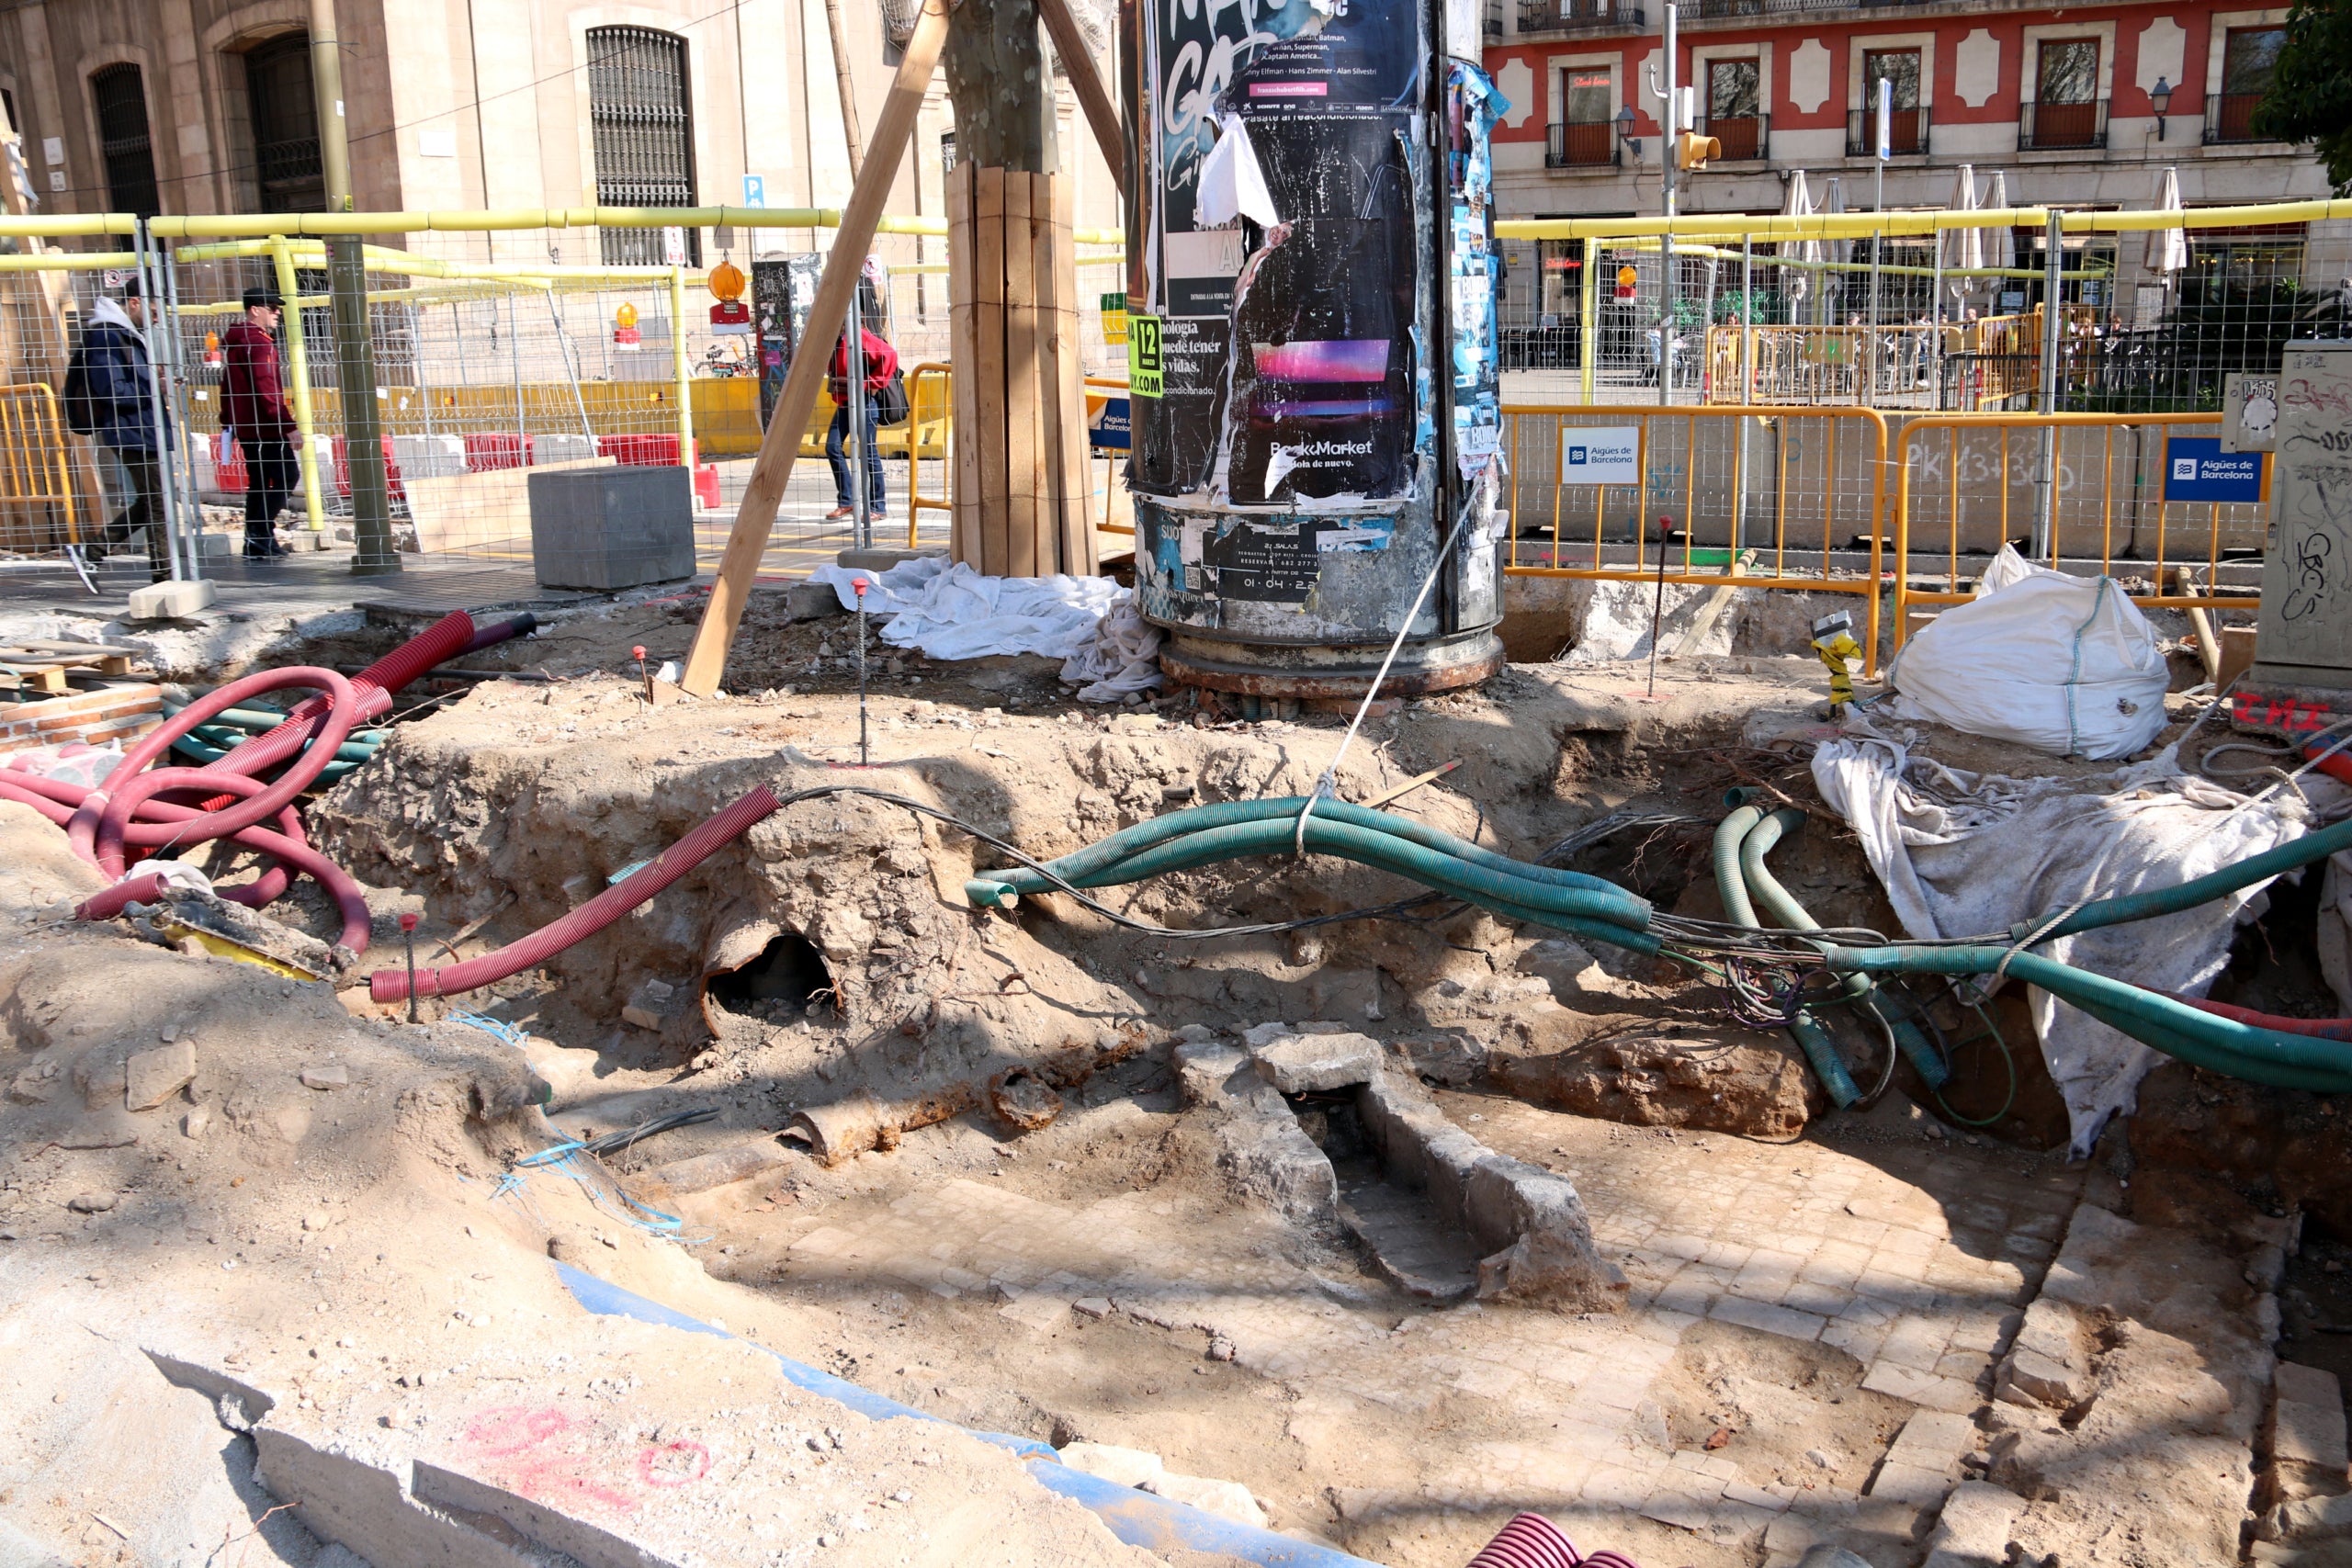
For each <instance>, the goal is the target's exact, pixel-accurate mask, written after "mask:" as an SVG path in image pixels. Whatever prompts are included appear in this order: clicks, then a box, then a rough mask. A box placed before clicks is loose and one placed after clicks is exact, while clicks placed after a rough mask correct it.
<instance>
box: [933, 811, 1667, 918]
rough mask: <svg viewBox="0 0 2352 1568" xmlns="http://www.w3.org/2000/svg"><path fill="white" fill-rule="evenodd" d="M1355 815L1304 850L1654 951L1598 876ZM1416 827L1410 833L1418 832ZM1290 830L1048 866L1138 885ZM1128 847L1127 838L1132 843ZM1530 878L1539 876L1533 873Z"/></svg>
mask: <svg viewBox="0 0 2352 1568" xmlns="http://www.w3.org/2000/svg"><path fill="white" fill-rule="evenodd" d="M1249 804H1250V805H1268V804H1276V805H1278V804H1281V803H1273V802H1251V803H1249ZM1292 804H1293V805H1294V806H1295V803H1292ZM1326 804H1334V803H1326ZM1205 809H1207V810H1210V811H1216V810H1218V809H1220V808H1218V807H1207V808H1205ZM1355 809H1356V812H1357V813H1359V814H1360V815H1361V816H1362V817H1364V818H1373V819H1374V823H1376V824H1377V825H1376V826H1373V825H1359V822H1358V821H1357V820H1352V819H1349V818H1343V817H1342V816H1341V814H1340V813H1339V812H1337V811H1334V812H1331V813H1329V815H1328V816H1327V815H1325V814H1324V813H1323V812H1322V811H1321V810H1320V809H1319V808H1318V811H1317V815H1316V816H1314V817H1311V818H1308V819H1307V822H1306V845H1307V847H1308V848H1309V849H1311V850H1314V851H1317V852H1320V853H1325V854H1333V855H1339V856H1342V857H1344V858H1346V859H1349V860H1353V861H1358V862H1361V863H1363V864H1366V865H1372V866H1376V867H1378V868H1379V869H1381V870H1384V871H1391V872H1395V873H1396V874H1398V875H1400V876H1407V877H1410V878H1411V879H1412V880H1414V881H1416V882H1419V883H1420V884H1422V885H1423V886H1428V887H1434V888H1437V889H1439V890H1441V891H1442V892H1446V893H1451V894H1453V895H1454V896H1456V897H1462V898H1467V899H1470V900H1472V901H1473V902H1476V903H1478V904H1481V905H1484V906H1486V907H1488V908H1497V907H1498V906H1508V907H1509V908H1511V909H1512V910H1514V911H1522V912H1524V915H1523V917H1522V918H1542V919H1543V923H1544V924H1547V925H1558V924H1559V921H1560V919H1561V918H1563V917H1566V918H1573V919H1578V920H1580V921H1584V922H1588V923H1589V925H1590V926H1591V927H1592V930H1591V931H1590V932H1589V933H1588V934H1591V935H1594V936H1596V937H1599V938H1600V939H1601V940H1605V941H1609V942H1617V943H1618V944H1619V945H1621V946H1634V947H1641V948H1642V949H1643V951H1648V952H1655V951H1656V950H1657V942H1656V940H1655V939H1654V938H1652V939H1649V940H1648V941H1647V942H1646V944H1645V943H1641V942H1624V941H1623V938H1624V937H1625V936H1629V935H1641V936H1646V935H1647V932H1648V928H1649V923H1650V905H1649V902H1648V900H1646V899H1644V898H1639V897H1635V896H1634V895H1633V894H1631V893H1628V892H1626V891H1624V890H1623V888H1620V887H1614V886H1611V885H1609V884H1607V883H1604V882H1600V881H1599V879H1598V878H1589V877H1578V878H1577V882H1575V883H1568V882H1565V881H1563V880H1560V879H1562V878H1565V877H1568V876H1573V875H1576V874H1574V873H1563V872H1556V871H1554V870H1553V869H1552V868H1550V867H1548V866H1529V865H1523V864H1521V863H1519V862H1516V861H1512V860H1510V858H1509V857H1507V856H1503V855H1497V854H1494V853H1493V852H1489V851H1481V852H1479V853H1478V854H1477V856H1476V857H1475V858H1474V857H1471V856H1467V855H1461V854H1456V853H1454V852H1453V851H1452V850H1450V849H1444V848H1437V847H1432V846H1430V845H1429V844H1427V843H1423V842H1417V841H1414V840H1416V839H1419V838H1422V837H1425V836H1429V837H1437V838H1439V839H1441V840H1445V839H1450V838H1451V835H1441V834H1436V833H1435V830H1434V829H1420V831H1419V832H1418V833H1415V834H1412V835H1409V836H1408V835H1407V834H1403V833H1399V832H1396V831H1393V830H1391V829H1392V825H1393V823H1394V822H1395V821H1396V820H1397V819H1396V818H1384V817H1383V814H1381V813H1379V812H1364V811H1362V808H1360V807H1359V808H1355ZM1178 815H1189V814H1187V813H1179V814H1178ZM1163 820H1165V819H1163ZM1144 826H1147V827H1148V826H1153V824H1145V825H1144ZM1414 826H1415V827H1416V828H1417V829H1418V828H1419V826H1420V825H1419V824H1415V825H1414ZM1130 831H1133V829H1130ZM1295 831H1296V815H1295V811H1290V812H1282V813H1267V814H1264V815H1262V816H1261V818H1260V819H1258V820H1255V821H1251V820H1247V819H1245V820H1242V821H1238V822H1235V821H1227V822H1226V823H1224V824H1223V825H1219V826H1211V827H1206V828H1203V829H1197V830H1193V831H1187V832H1185V833H1183V834H1182V836H1181V837H1178V836H1173V835H1162V836H1160V841H1159V842H1157V843H1154V844H1152V846H1151V847H1149V848H1145V849H1141V850H1139V851H1136V852H1128V853H1125V854H1123V855H1118V856H1104V855H1099V854H1096V853H1094V852H1095V851H1100V850H1102V849H1103V848H1104V847H1105V845H1108V844H1110V843H1111V842H1112V841H1113V840H1103V843H1101V844H1096V845H1092V846H1091V847H1090V849H1088V850H1082V851H1080V852H1078V853H1077V854H1074V855H1069V856H1065V857H1064V858H1063V859H1062V860H1059V861H1055V862H1051V863H1049V865H1050V868H1051V870H1052V871H1053V872H1054V873H1055V874H1057V875H1058V876H1060V877H1062V878H1063V879H1064V880H1066V881H1068V882H1069V883H1070V884H1071V885H1072V886H1078V887H1104V886H1115V885H1118V884H1122V883H1129V882H1138V881H1141V880H1142V879H1144V878H1145V877H1148V876H1161V875H1166V874H1169V873H1170V872H1177V871H1188V870H1191V869H1193V867H1195V866H1201V865H1206V864H1209V863H1213V862H1216V861H1225V860H1236V859H1240V858H1242V857H1245V856H1251V855H1262V856H1276V855H1282V854H1286V853H1288V852H1289V851H1290V849H1291V846H1292V843H1293V841H1294V834H1295ZM1135 841H1136V840H1130V843H1133V842H1135ZM1453 844H1455V845H1458V846H1460V847H1461V848H1464V849H1469V848H1473V847H1475V846H1470V845H1466V844H1462V841H1461V840H1453ZM1073 873H1075V874H1073ZM1538 873H1544V875H1538ZM1588 885H1589V886H1588ZM965 886H966V892H967V895H968V896H969V897H970V898H971V900H972V902H973V903H974V904H975V905H978V906H979V907H981V908H989V907H992V906H994V905H996V904H999V903H1001V901H1002V899H1003V897H1004V896H1005V895H1006V894H1007V893H1016V894H1018V893H1041V892H1046V891H1049V890H1050V889H1051V888H1052V887H1053V886H1054V883H1053V882H1052V880H1051V879H1049V878H1048V877H1046V876H1045V875H1043V874H1039V873H1037V872H1035V871H1030V870H1027V869H1025V868H1023V869H1021V870H1015V871H1005V872H1000V873H995V874H990V875H988V876H981V877H974V878H973V879H972V880H971V881H969V882H967V884H966V885H965ZM1564 929H1566V928H1564Z"/></svg>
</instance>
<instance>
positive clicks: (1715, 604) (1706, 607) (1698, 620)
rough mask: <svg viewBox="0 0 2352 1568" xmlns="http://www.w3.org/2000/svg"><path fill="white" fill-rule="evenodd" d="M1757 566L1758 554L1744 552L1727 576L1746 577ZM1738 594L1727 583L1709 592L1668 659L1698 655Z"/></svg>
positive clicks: (1750, 551)
mask: <svg viewBox="0 0 2352 1568" xmlns="http://www.w3.org/2000/svg"><path fill="white" fill-rule="evenodd" d="M1755 564H1756V552H1755V551H1754V550H1742V551H1740V552H1739V555H1738V558H1736V560H1734V561H1733V563H1732V570H1731V571H1729V572H1727V573H1725V575H1726V576H1737V575H1745V574H1746V572H1747V570H1748V569H1749V568H1750V567H1753V566H1754V565H1755ZM1736 592H1739V590H1738V589H1737V588H1736V587H1734V586H1733V585H1732V584H1730V583H1725V584H1724V585H1723V586H1722V587H1721V588H1710V589H1709V590H1707V602H1706V603H1705V604H1702V605H1700V606H1699V612H1698V614H1696V615H1692V616H1691V624H1690V625H1689V626H1686V627H1684V628H1683V632H1682V640H1681V641H1680V642H1678V643H1676V644H1675V645H1674V651H1673V652H1672V653H1669V654H1668V655H1667V657H1668V659H1688V658H1690V657H1691V655H1693V654H1695V653H1697V652H1698V651H1699V649H1700V647H1701V645H1702V644H1703V643H1704V642H1705V641H1706V640H1707V634H1708V633H1710V632H1712V631H1713V630H1714V629H1715V623H1716V622H1717V621H1720V620H1722V619H1723V618H1724V609H1725V608H1727V607H1728V606H1729V605H1730V604H1731V601H1732V595H1733V594H1735V593H1736Z"/></svg>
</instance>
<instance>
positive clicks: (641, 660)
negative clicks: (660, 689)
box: [628, 645, 653, 703]
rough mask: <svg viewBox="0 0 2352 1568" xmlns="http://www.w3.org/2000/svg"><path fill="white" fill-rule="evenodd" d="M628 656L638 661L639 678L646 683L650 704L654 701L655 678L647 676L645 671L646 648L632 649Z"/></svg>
mask: <svg viewBox="0 0 2352 1568" xmlns="http://www.w3.org/2000/svg"><path fill="white" fill-rule="evenodd" d="M628 656H629V657H630V658H631V659H634V660H637V678H638V679H639V681H642V682H645V700H646V701H647V702H649V703H650V702H651V701H652V700H653V677H652V676H650V675H649V674H647V673H646V671H645V649H644V647H643V646H642V645H639V647H636V648H632V649H629V650H628Z"/></svg>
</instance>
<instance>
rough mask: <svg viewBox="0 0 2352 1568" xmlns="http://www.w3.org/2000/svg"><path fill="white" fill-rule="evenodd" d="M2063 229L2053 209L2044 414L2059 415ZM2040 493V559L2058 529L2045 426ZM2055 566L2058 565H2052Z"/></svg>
mask: <svg viewBox="0 0 2352 1568" xmlns="http://www.w3.org/2000/svg"><path fill="white" fill-rule="evenodd" d="M2064 247H2065V236H2064V227H2063V225H2062V222H2061V220H2060V218H2059V215H2058V209H2056V208H2054V207H2053V208H2052V209H2050V227H2049V229H2048V231H2046V234H2045V238H2044V240H2043V253H2044V254H2043V255H2042V258H2041V412H2043V413H2055V412H2058V320H2059V316H2060V315H2061V313H2062V312H2061V311H2060V309H2059V303H2058V290H2059V279H2058V271H2059V267H2060V265H2061V264H2062V262H2063V261H2064ZM2034 482H2035V484H2036V486H2037V487H2038V488H2039V490H2040V491H2041V493H2040V494H2039V495H2037V496H2036V497H2035V498H2034V499H2035V502H2036V504H2035V506H2034V509H2033V532H2034V537H2033V553H2034V555H2035V557H2036V558H2047V557H2048V556H2049V554H2050V545H2051V541H2052V539H2054V538H2055V537H2056V536H2057V527H2058V428H2057V426H2055V425H2044V426H2043V427H2042V431H2041V478H2040V479H2036V480H2035V481H2034ZM2055 564H2056V563H2055V562H2054V561H2053V562H2052V565H2055Z"/></svg>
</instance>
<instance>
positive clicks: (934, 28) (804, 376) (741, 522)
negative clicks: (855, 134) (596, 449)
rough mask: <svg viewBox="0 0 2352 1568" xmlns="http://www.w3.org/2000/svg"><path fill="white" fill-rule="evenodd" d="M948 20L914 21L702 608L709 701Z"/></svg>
mask: <svg viewBox="0 0 2352 1568" xmlns="http://www.w3.org/2000/svg"><path fill="white" fill-rule="evenodd" d="M947 13H948V0H923V7H922V16H921V17H919V18H918V19H917V20H916V22H915V30H914V36H913V37H912V38H910V39H908V40H907V50H906V53H905V54H904V55H903V56H902V57H901V58H900V60H899V74H898V77H897V79H896V80H895V81H893V82H892V83H891V85H890V96H889V97H888V99H887V100H886V101H885V102H884V103H883V106H882V118H881V119H880V120H879V121H878V122H877V123H876V126H875V128H874V144H873V145H872V147H870V148H869V149H867V157H866V160H865V170H864V171H863V173H862V174H861V175H859V177H858V179H857V181H856V182H855V183H854V185H853V186H851V187H850V197H849V205H848V206H847V207H845V208H843V209H842V222H841V228H840V230H839V231H838V232H837V233H836V234H835V235H834V238H833V248H832V250H831V252H830V253H828V254H827V255H826V257H825V271H824V275H823V276H822V277H820V279H819V280H818V283H817V299H816V302H815V303H814V304H813V305H811V306H810V307H809V330H808V334H807V336H806V338H805V339H804V341H803V344H802V348H801V352H799V353H797V354H796V355H793V356H792V365H791V367H790V368H789V369H788V370H786V372H785V378H784V389H783V390H782V391H781V392H779V393H778V394H777V396H776V405H775V416H774V417H773V418H771V419H770V420H769V421H768V428H767V434H765V435H764V436H763V437H762V438H761V440H760V455H759V457H757V458H756V459H755V460H754V461H753V462H752V479H751V482H750V484H749V485H747V486H746V487H745V489H744V491H743V503H742V505H741V508H739V509H738V510H737V512H736V513H735V526H734V528H733V530H732V531H731V532H730V533H729V535H728V536H727V549H726V552H725V553H724V554H723V555H721V556H720V557H719V561H718V581H716V582H714V583H712V584H711V589H710V604H709V607H708V608H707V609H705V610H704V611H703V616H702V624H701V625H700V626H697V627H696V628H695V640H694V646H693V647H692V648H691V649H688V650H687V653H686V669H685V675H684V679H683V680H682V681H681V682H679V684H680V685H682V686H683V687H684V689H685V690H686V691H688V692H690V693H692V694H694V695H695V696H698V697H707V696H709V695H710V694H712V693H714V692H716V691H718V680H719V677H720V676H721V675H722V674H724V673H725V671H726V669H727V650H728V649H729V647H730V646H731V645H732V644H733V643H734V641H735V631H736V628H737V627H738V626H741V625H742V623H743V607H744V604H745V601H746V600H747V599H748V597H749V596H750V594H751V591H752V579H753V578H754V577H755V576H757V575H758V573H759V570H760V557H761V556H762V555H763V553H765V551H766V550H767V547H768V537H769V536H770V535H771V534H772V533H773V532H774V531H775V509H776V507H777V505H778V504H779V503H780V502H782V501H783V500H784V488H785V485H786V481H787V480H789V479H791V477H792V464H793V459H794V458H795V457H797V456H798V455H799V452H800V436H801V433H802V432H803V431H805V430H807V429H808V428H809V414H810V413H811V412H813V411H814V410H815V408H816V406H817V389H818V388H819V387H820V386H821V385H823V383H824V379H825V369H826V367H827V366H828V365H829V364H830V363H831V358H832V355H831V347H830V345H828V344H825V343H824V341H823V340H824V339H826V338H828V337H832V336H836V335H838V334H839V333H840V332H841V330H842V324H843V323H844V322H845V321H846V320H847V318H848V315H849V301H850V293H851V291H852V290H853V289H854V288H856V287H857V281H858V274H859V272H860V270H861V269H862V268H863V266H864V265H865V251H866V247H867V246H868V245H870V244H872V243H873V242H874V230H875V225H876V223H877V222H879V221H880V220H881V217H882V206H883V203H884V202H885V201H887V200H888V198H889V195H890V183H891V179H892V177H893V176H894V175H897V173H898V171H899V163H900V161H901V159H903V158H904V156H905V154H906V150H907V141H908V139H909V138H910V137H911V136H912V135H913V134H914V128H915V114H916V111H917V110H919V109H920V108H922V99H923V94H924V92H925V91H926V90H928V89H929V87H930V85H931V73H932V69H933V67H934V66H935V65H937V64H938V63H939V51H940V46H941V45H942V44H944V42H945V41H946V39H947ZM828 328H830V329H831V330H830V331H828V330H827V329H828Z"/></svg>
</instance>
